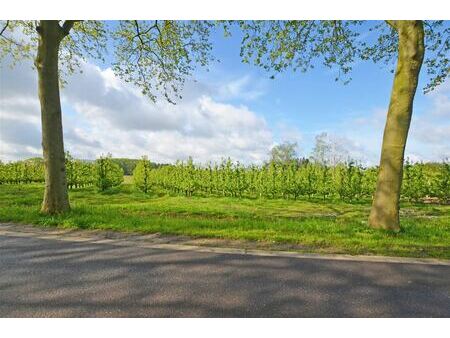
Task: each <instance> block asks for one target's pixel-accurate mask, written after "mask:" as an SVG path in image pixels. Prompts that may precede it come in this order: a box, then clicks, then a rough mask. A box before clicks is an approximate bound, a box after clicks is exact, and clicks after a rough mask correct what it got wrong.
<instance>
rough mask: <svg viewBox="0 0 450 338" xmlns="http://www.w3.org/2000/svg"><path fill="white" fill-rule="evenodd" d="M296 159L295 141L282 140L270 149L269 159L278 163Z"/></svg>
mask: <svg viewBox="0 0 450 338" xmlns="http://www.w3.org/2000/svg"><path fill="white" fill-rule="evenodd" d="M296 159H297V143H296V142H292V143H291V142H283V143H281V144H278V145H276V146H274V147H273V148H272V149H271V150H270V160H271V161H274V162H279V163H286V164H287V163H289V162H291V161H295V160H296Z"/></svg>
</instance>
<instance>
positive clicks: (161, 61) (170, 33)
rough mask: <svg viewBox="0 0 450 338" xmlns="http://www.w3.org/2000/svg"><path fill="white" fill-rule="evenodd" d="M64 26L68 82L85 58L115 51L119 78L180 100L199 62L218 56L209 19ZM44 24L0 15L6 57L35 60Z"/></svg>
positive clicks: (0, 46) (62, 57)
mask: <svg viewBox="0 0 450 338" xmlns="http://www.w3.org/2000/svg"><path fill="white" fill-rule="evenodd" d="M59 26H60V28H61V33H62V34H63V35H64V38H63V39H62V41H61V45H60V53H59V61H60V66H61V67H60V71H61V74H60V75H61V76H60V80H61V82H62V83H65V82H66V81H67V78H68V75H70V74H72V73H74V72H75V71H77V70H80V71H81V65H82V62H83V61H86V60H88V59H99V60H104V56H105V55H107V54H109V55H112V56H113V59H112V64H113V67H112V69H113V71H114V73H115V75H117V76H118V77H119V78H121V79H123V80H124V81H126V82H131V83H134V84H135V85H137V86H138V87H139V88H140V89H141V90H142V93H143V94H144V95H146V96H148V97H149V98H150V99H151V100H153V101H155V100H156V99H157V98H158V95H159V94H160V95H162V96H163V97H164V98H165V99H166V100H167V101H169V102H171V103H175V101H176V100H177V99H179V98H181V95H180V91H181V88H182V87H183V85H184V82H185V79H186V77H188V76H190V75H191V74H192V72H193V70H194V68H195V66H196V65H201V66H207V65H208V64H209V63H210V62H211V61H213V60H214V58H213V57H212V55H211V49H212V46H211V43H210V41H209V32H210V29H211V28H212V26H213V24H212V23H211V22H208V21H173V20H139V21H138V20H121V21H119V22H117V23H112V22H108V21H106V22H105V21H97V20H80V21H74V20H66V21H60V22H59ZM39 27H40V22H39V21H38V20H29V21H18V20H0V61H1V59H2V58H5V57H7V61H8V62H9V63H11V64H12V65H14V64H16V63H17V62H19V61H21V60H22V59H29V60H33V59H34V58H35V55H36V50H37V45H38V41H39V34H38V30H39ZM110 49H113V50H110Z"/></svg>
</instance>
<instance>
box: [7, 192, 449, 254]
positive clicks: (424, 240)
mask: <svg viewBox="0 0 450 338" xmlns="http://www.w3.org/2000/svg"><path fill="white" fill-rule="evenodd" d="M42 195H43V186H42V185H34V184H33V185H1V186H0V221H2V222H15V223H26V224H35V225H41V226H60V227H74V228H81V229H105V230H117V231H132V232H143V233H162V234H171V235H187V236H191V237H200V238H222V239H231V240H250V241H259V242H261V243H264V244H268V243H273V244H274V245H280V244H289V245H298V247H297V249H298V250H301V251H308V252H321V253H347V254H376V255H390V256H411V257H434V258H446V259H449V258H450V206H438V205H413V204H404V205H402V209H401V219H402V231H401V232H400V233H397V234H394V233H389V232H386V231H380V230H372V229H370V228H368V226H367V217H368V213H369V210H370V203H369V202H366V203H358V204H348V203H343V202H333V201H325V202H324V201H308V200H301V201H286V200H263V199H238V198H204V197H190V198H186V197H181V196H167V195H164V194H158V193H155V194H152V195H145V194H143V193H140V192H138V191H136V190H135V189H134V188H133V186H132V185H131V184H123V185H122V186H121V187H119V188H116V189H112V190H110V191H108V192H106V193H99V192H97V191H96V189H95V188H85V189H77V190H72V191H70V201H71V205H72V210H71V211H70V212H69V213H67V214H64V215H59V216H47V215H43V214H41V213H40V212H39V207H40V203H41V200H42Z"/></svg>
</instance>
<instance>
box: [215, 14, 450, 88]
mask: <svg viewBox="0 0 450 338" xmlns="http://www.w3.org/2000/svg"><path fill="white" fill-rule="evenodd" d="M423 23H424V33H425V49H426V53H425V55H426V56H425V60H424V68H425V69H426V72H427V74H428V77H429V78H428V82H427V83H426V85H425V87H424V91H425V92H428V91H430V90H433V89H434V88H435V87H436V86H438V85H439V84H441V83H443V82H444V81H445V79H446V78H447V77H448V76H449V73H450V72H449V70H450V69H449V64H450V62H449V57H448V55H449V51H450V26H449V23H448V21H443V20H440V21H433V20H426V21H423ZM222 24H223V26H224V28H225V31H226V33H227V35H229V34H231V30H230V26H232V25H233V24H237V25H238V26H239V27H240V29H241V31H242V32H243V38H242V43H241V57H242V60H243V61H244V62H246V63H253V64H255V65H257V66H260V67H262V68H263V69H265V70H266V71H270V72H272V78H273V77H274V76H275V74H276V73H279V72H282V71H285V70H287V69H293V70H294V71H295V70H300V71H303V72H305V71H307V70H309V69H311V68H314V67H315V66H316V65H317V63H322V64H323V65H324V66H325V67H328V68H333V69H335V70H336V72H335V73H334V74H336V76H335V80H339V79H342V80H343V81H344V83H347V82H348V81H349V80H350V79H351V78H350V77H349V73H350V71H351V70H352V67H353V65H354V64H355V62H357V61H358V60H372V61H373V62H382V63H385V64H388V65H391V67H392V66H393V64H394V61H395V59H396V55H397V45H398V35H397V32H396V31H395V29H394V28H393V27H392V26H391V25H390V24H389V23H388V22H384V21H368V22H364V21H360V20H344V21H342V20H294V21H290V20H286V21H280V20H264V21H227V22H223V23H222ZM391 70H392V71H393V68H391Z"/></svg>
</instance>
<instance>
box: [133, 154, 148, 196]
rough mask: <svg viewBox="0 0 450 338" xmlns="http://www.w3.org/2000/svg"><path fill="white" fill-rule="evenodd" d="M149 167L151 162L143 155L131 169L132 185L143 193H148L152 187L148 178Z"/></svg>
mask: <svg viewBox="0 0 450 338" xmlns="http://www.w3.org/2000/svg"><path fill="white" fill-rule="evenodd" d="M151 169H152V164H151V162H150V161H149V160H148V158H147V157H146V156H143V157H142V159H141V160H140V161H139V162H138V163H137V165H136V167H135V168H134V170H133V180H134V185H135V186H136V187H137V188H138V189H139V190H141V191H143V192H144V193H148V192H149V191H150V189H151V188H152V182H151V180H150V171H151Z"/></svg>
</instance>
